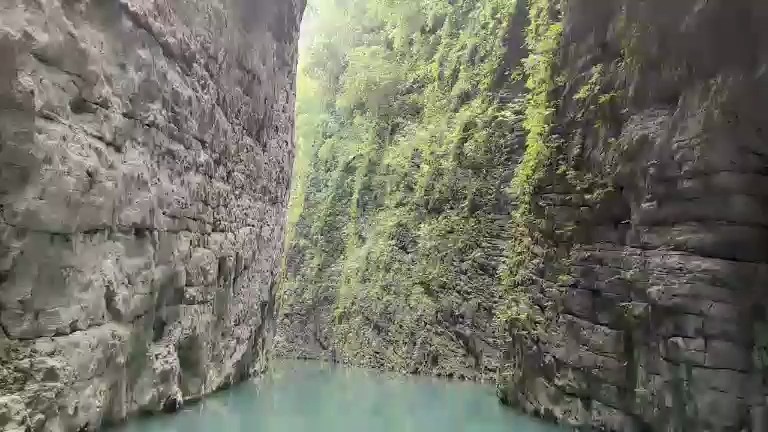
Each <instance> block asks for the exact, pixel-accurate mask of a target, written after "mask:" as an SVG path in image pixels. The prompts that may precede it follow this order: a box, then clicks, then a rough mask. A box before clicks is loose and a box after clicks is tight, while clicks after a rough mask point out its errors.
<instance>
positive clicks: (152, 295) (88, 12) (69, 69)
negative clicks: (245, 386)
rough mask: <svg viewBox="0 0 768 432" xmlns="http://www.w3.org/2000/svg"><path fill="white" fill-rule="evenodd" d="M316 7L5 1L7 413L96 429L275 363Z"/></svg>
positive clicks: (0, 404) (65, 427) (43, 426)
mask: <svg viewBox="0 0 768 432" xmlns="http://www.w3.org/2000/svg"><path fill="white" fill-rule="evenodd" d="M303 8H304V4H303V0H187V1H165V0H161V1H155V0H110V1H96V0H3V1H2V2H0V59H2V60H1V61H0V327H1V328H2V332H0V389H1V390H2V391H0V430H2V431H29V430H32V431H75V430H93V429H96V428H98V427H99V426H100V425H102V424H104V423H108V422H113V421H118V420H121V419H123V418H125V417H126V416H127V415H129V414H132V413H136V412H153V411H159V410H175V409H177V408H178V407H179V405H180V404H182V403H183V402H184V401H186V400H192V399H196V398H199V397H201V396H203V395H205V394H207V393H210V392H212V391H215V390H217V389H221V388H224V387H226V386H229V385H230V384H232V383H234V382H237V381H239V380H242V379H245V378H247V377H250V376H253V375H255V374H259V373H261V371H262V370H263V368H264V366H265V359H266V358H265V352H266V351H267V350H268V349H269V347H270V344H271V338H272V335H273V333H274V327H275V326H274V322H273V321H274V320H273V314H274V310H275V292H276V279H277V277H278V274H279V266H280V262H281V254H282V246H283V237H284V221H285V215H286V206H287V201H288V187H289V183H290V176H291V166H292V163H293V158H294V144H293V119H294V99H295V90H294V88H295V63H296V57H297V38H298V25H299V21H300V18H301V15H302V13H303Z"/></svg>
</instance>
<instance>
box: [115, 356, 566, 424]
mask: <svg viewBox="0 0 768 432" xmlns="http://www.w3.org/2000/svg"><path fill="white" fill-rule="evenodd" d="M273 369H274V371H273V372H272V373H271V374H270V375H269V376H268V377H267V378H265V379H264V380H263V381H262V382H261V383H259V384H254V383H245V384H241V385H238V386H236V387H234V388H232V389H230V390H227V391H224V392H221V393H218V394H215V395H213V396H210V397H208V398H206V399H205V400H204V401H203V402H201V403H199V404H196V405H194V406H191V407H188V408H184V409H183V410H181V411H180V412H179V413H177V414H174V415H165V416H157V417H150V418H143V419H137V420H132V421H130V422H128V423H127V424H125V425H123V426H121V427H119V428H116V429H112V431H114V432H118V431H119V432H161V431H162V432H203V431H205V432H209V431H215V432H245V431H248V432H262V431H264V432H304V431H307V432H309V431H312V432H431V431H435V432H502V431H503V432H554V431H560V430H561V429H558V428H555V427H553V426H550V425H544V424H542V423H540V422H538V421H535V420H534V419H531V418H529V417H526V416H523V415H520V414H517V413H515V412H514V411H511V410H509V409H507V408H505V407H503V406H501V405H500V404H499V403H498V401H497V399H496V396H495V393H494V391H495V390H494V387H493V386H492V385H481V384H474V383H466V382H452V381H444V380H438V379H432V378H424V377H411V376H399V375H391V374H385V373H381V372H378V371H370V370H365V369H357V368H346V367H340V366H334V365H328V364H324V363H319V362H300V361H282V362H280V363H277V364H276V365H275V366H274V367H273Z"/></svg>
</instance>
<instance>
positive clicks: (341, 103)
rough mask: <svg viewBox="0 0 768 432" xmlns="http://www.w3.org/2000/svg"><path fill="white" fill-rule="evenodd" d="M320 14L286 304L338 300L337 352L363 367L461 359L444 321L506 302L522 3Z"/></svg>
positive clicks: (465, 1) (384, 2) (331, 3)
mask: <svg viewBox="0 0 768 432" xmlns="http://www.w3.org/2000/svg"><path fill="white" fill-rule="evenodd" d="M313 10H315V11H316V13H315V14H314V15H313V16H311V17H309V24H308V27H309V28H308V29H305V30H308V31H306V32H305V37H307V35H309V36H308V37H309V42H307V43H306V44H305V46H304V49H303V51H302V57H301V58H302V60H301V62H302V64H301V67H300V76H299V79H298V86H299V100H298V123H297V141H298V155H297V162H296V166H295V172H294V186H293V194H292V200H291V210H290V215H289V224H290V228H289V236H288V258H287V262H286V269H287V272H286V274H287V276H286V283H285V284H284V295H283V305H284V309H286V308H287V309H291V308H298V309H310V308H309V307H308V305H310V304H316V303H318V302H319V299H321V298H329V297H330V298H333V299H334V305H335V306H334V308H335V310H334V314H333V319H334V324H333V326H332V328H333V334H332V339H333V342H334V343H335V344H336V345H337V346H338V347H339V348H340V350H341V352H342V353H343V354H344V355H346V356H347V357H348V358H350V359H352V360H355V361H358V362H367V361H370V362H373V361H378V359H381V358H385V359H386V361H387V362H388V364H389V365H394V366H396V367H410V366H413V363H414V362H418V361H419V360H418V359H416V358H415V357H414V355H415V354H413V353H415V352H419V350H426V351H430V350H433V351H434V350H436V351H440V352H441V353H442V354H444V355H446V356H448V357H451V356H454V357H461V356H464V355H465V353H463V352H460V353H456V352H455V351H456V348H455V345H456V344H458V343H459V342H458V341H457V340H456V338H455V337H454V336H452V335H451V334H450V325H449V324H447V323H445V322H444V321H445V320H443V319H438V318H437V317H438V316H441V314H444V313H445V312H447V313H449V314H452V313H455V311H457V310H460V309H461V308H462V305H466V304H478V303H479V304H480V306H479V308H480V309H482V312H483V314H484V315H487V316H489V317H492V316H493V314H494V313H495V311H496V308H497V306H498V305H499V304H500V303H501V288H500V287H501V282H500V275H501V268H503V264H504V263H503V261H504V257H505V250H506V248H507V243H508V240H509V239H510V224H509V210H510V203H509V197H508V194H507V191H506V184H507V182H508V181H509V180H510V177H511V175H510V174H511V172H512V171H511V170H512V167H514V166H515V164H516V163H517V159H518V158H519V156H520V151H519V150H520V149H519V147H520V143H521V141H522V138H523V133H522V132H521V131H522V121H523V112H522V108H521V106H520V105H521V104H520V103H518V102H514V101H510V100H504V101H502V100H501V99H500V97H499V95H502V94H505V89H506V88H508V87H511V85H512V84H513V83H514V81H515V78H516V76H517V75H514V72H515V71H514V70H512V69H511V68H510V67H509V65H507V64H506V63H505V55H506V54H507V47H506V46H505V43H504V42H505V38H506V37H507V34H508V32H509V28H510V25H511V24H510V20H511V19H512V18H513V17H514V13H515V2H514V1H509V0H482V1H472V0H456V1H454V2H445V1H438V0H378V1H370V0H316V1H315V3H314V9H313ZM507 93H508V92H507ZM542 133H543V132H542ZM483 314H481V315H483ZM449 321H450V320H449ZM480 321H481V320H473V321H472V323H471V324H472V325H480V326H481V327H483V328H482V329H481V330H483V331H486V332H487V333H488V334H491V335H493V336H491V337H496V336H498V333H499V329H498V328H497V327H495V326H496V325H497V323H494V322H493V320H492V319H488V323H484V324H478V322H480ZM454 324H455V323H454ZM378 339H383V340H385V341H386V344H385V346H384V347H381V348H376V340H378ZM416 345H418V346H416ZM446 353H448V354H446Z"/></svg>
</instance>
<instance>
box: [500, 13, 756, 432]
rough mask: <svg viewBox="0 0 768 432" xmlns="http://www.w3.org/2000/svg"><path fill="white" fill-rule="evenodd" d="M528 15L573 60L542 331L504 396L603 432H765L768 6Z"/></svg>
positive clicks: (554, 177) (541, 299)
mask: <svg viewBox="0 0 768 432" xmlns="http://www.w3.org/2000/svg"><path fill="white" fill-rule="evenodd" d="M531 3H532V4H535V5H536V6H537V7H539V8H540V10H541V9H543V12H542V13H541V14H540V15H539V17H538V18H537V19H538V20H539V24H542V23H543V25H551V26H552V27H551V29H552V30H553V31H552V32H551V35H555V36H554V37H552V39H554V40H555V41H556V43H557V44H558V46H559V49H558V50H557V53H556V56H555V59H554V60H555V62H556V66H555V67H554V69H553V71H552V74H551V77H550V78H551V80H552V82H553V83H556V84H555V85H553V91H552V92H550V94H549V99H550V101H552V102H553V103H552V107H553V108H555V112H554V115H553V118H552V121H551V134H550V135H549V139H548V141H547V143H548V145H549V146H550V149H551V151H550V154H549V157H548V161H547V164H546V166H545V168H544V170H543V174H542V175H541V177H540V178H539V180H538V181H537V182H536V183H535V184H534V192H533V197H534V200H533V201H534V202H535V205H534V206H533V209H532V211H531V216H532V218H533V220H535V221H536V222H537V223H536V224H532V225H534V226H535V228H533V229H532V231H533V233H534V236H533V238H535V239H536V244H537V246H538V247H537V248H535V249H536V250H535V253H534V258H533V260H532V265H531V268H530V270H531V272H532V274H533V276H532V277H531V278H529V281H531V283H529V284H528V285H527V287H526V290H527V291H528V292H529V293H531V298H532V301H533V303H534V304H535V305H536V306H538V307H539V308H540V309H541V310H542V311H545V312H544V313H542V318H543V319H542V322H543V324H541V325H542V326H543V328H544V329H545V331H540V332H533V333H531V332H528V333H526V332H523V331H515V332H514V337H513V341H512V342H511V343H510V346H509V354H508V355H507V356H506V360H507V364H506V368H505V372H504V374H503V376H504V377H505V379H504V383H503V385H502V388H501V390H502V396H503V397H504V398H505V400H507V401H509V402H511V403H515V404H519V405H521V406H522V407H524V408H525V409H526V410H528V411H531V412H536V413H538V414H541V415H545V416H548V417H552V418H555V419H557V420H559V421H563V422H567V423H571V424H575V425H578V424H582V425H588V426H594V427H596V428H600V430H610V431H645V430H654V431H693V430H695V431H746V430H749V431H764V430H768V429H767V428H768V417H767V413H766V404H767V402H766V401H767V399H766V397H767V396H768V386H766V383H767V381H766V380H767V379H768V375H767V374H766V371H767V370H768V361H767V359H768V357H766V347H767V345H766V343H767V342H766V336H767V333H766V307H767V306H768V303H767V299H768V295H766V293H767V291H766V286H768V285H767V284H768V243H767V242H766V240H767V239H768V224H767V223H766V221H767V220H766V217H765V215H766V214H767V212H766V210H767V209H768V194H766V185H768V171H767V168H768V134H767V133H766V125H768V92H767V89H768V73H766V70H768V31H766V29H767V28H768V27H767V26H766V24H768V4H766V3H765V2H763V1H757V0H755V1H740V2H732V1H708V2H702V1H696V0H679V1H674V2H669V1H662V0H654V1H644V2H636V1H630V0H626V1H611V2H600V3H599V6H598V5H597V3H596V2H593V1H586V0H567V1H562V2H560V1H538V0H534V1H532V2H531ZM558 32H559V33H558ZM551 35H550V36H551ZM538 36H539V37H540V43H543V42H542V41H544V39H545V37H542V36H541V33H540V34H539V35H538ZM533 37H534V38H535V37H536V35H533ZM557 84H561V85H557ZM534 280H535V282H532V281H534Z"/></svg>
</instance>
